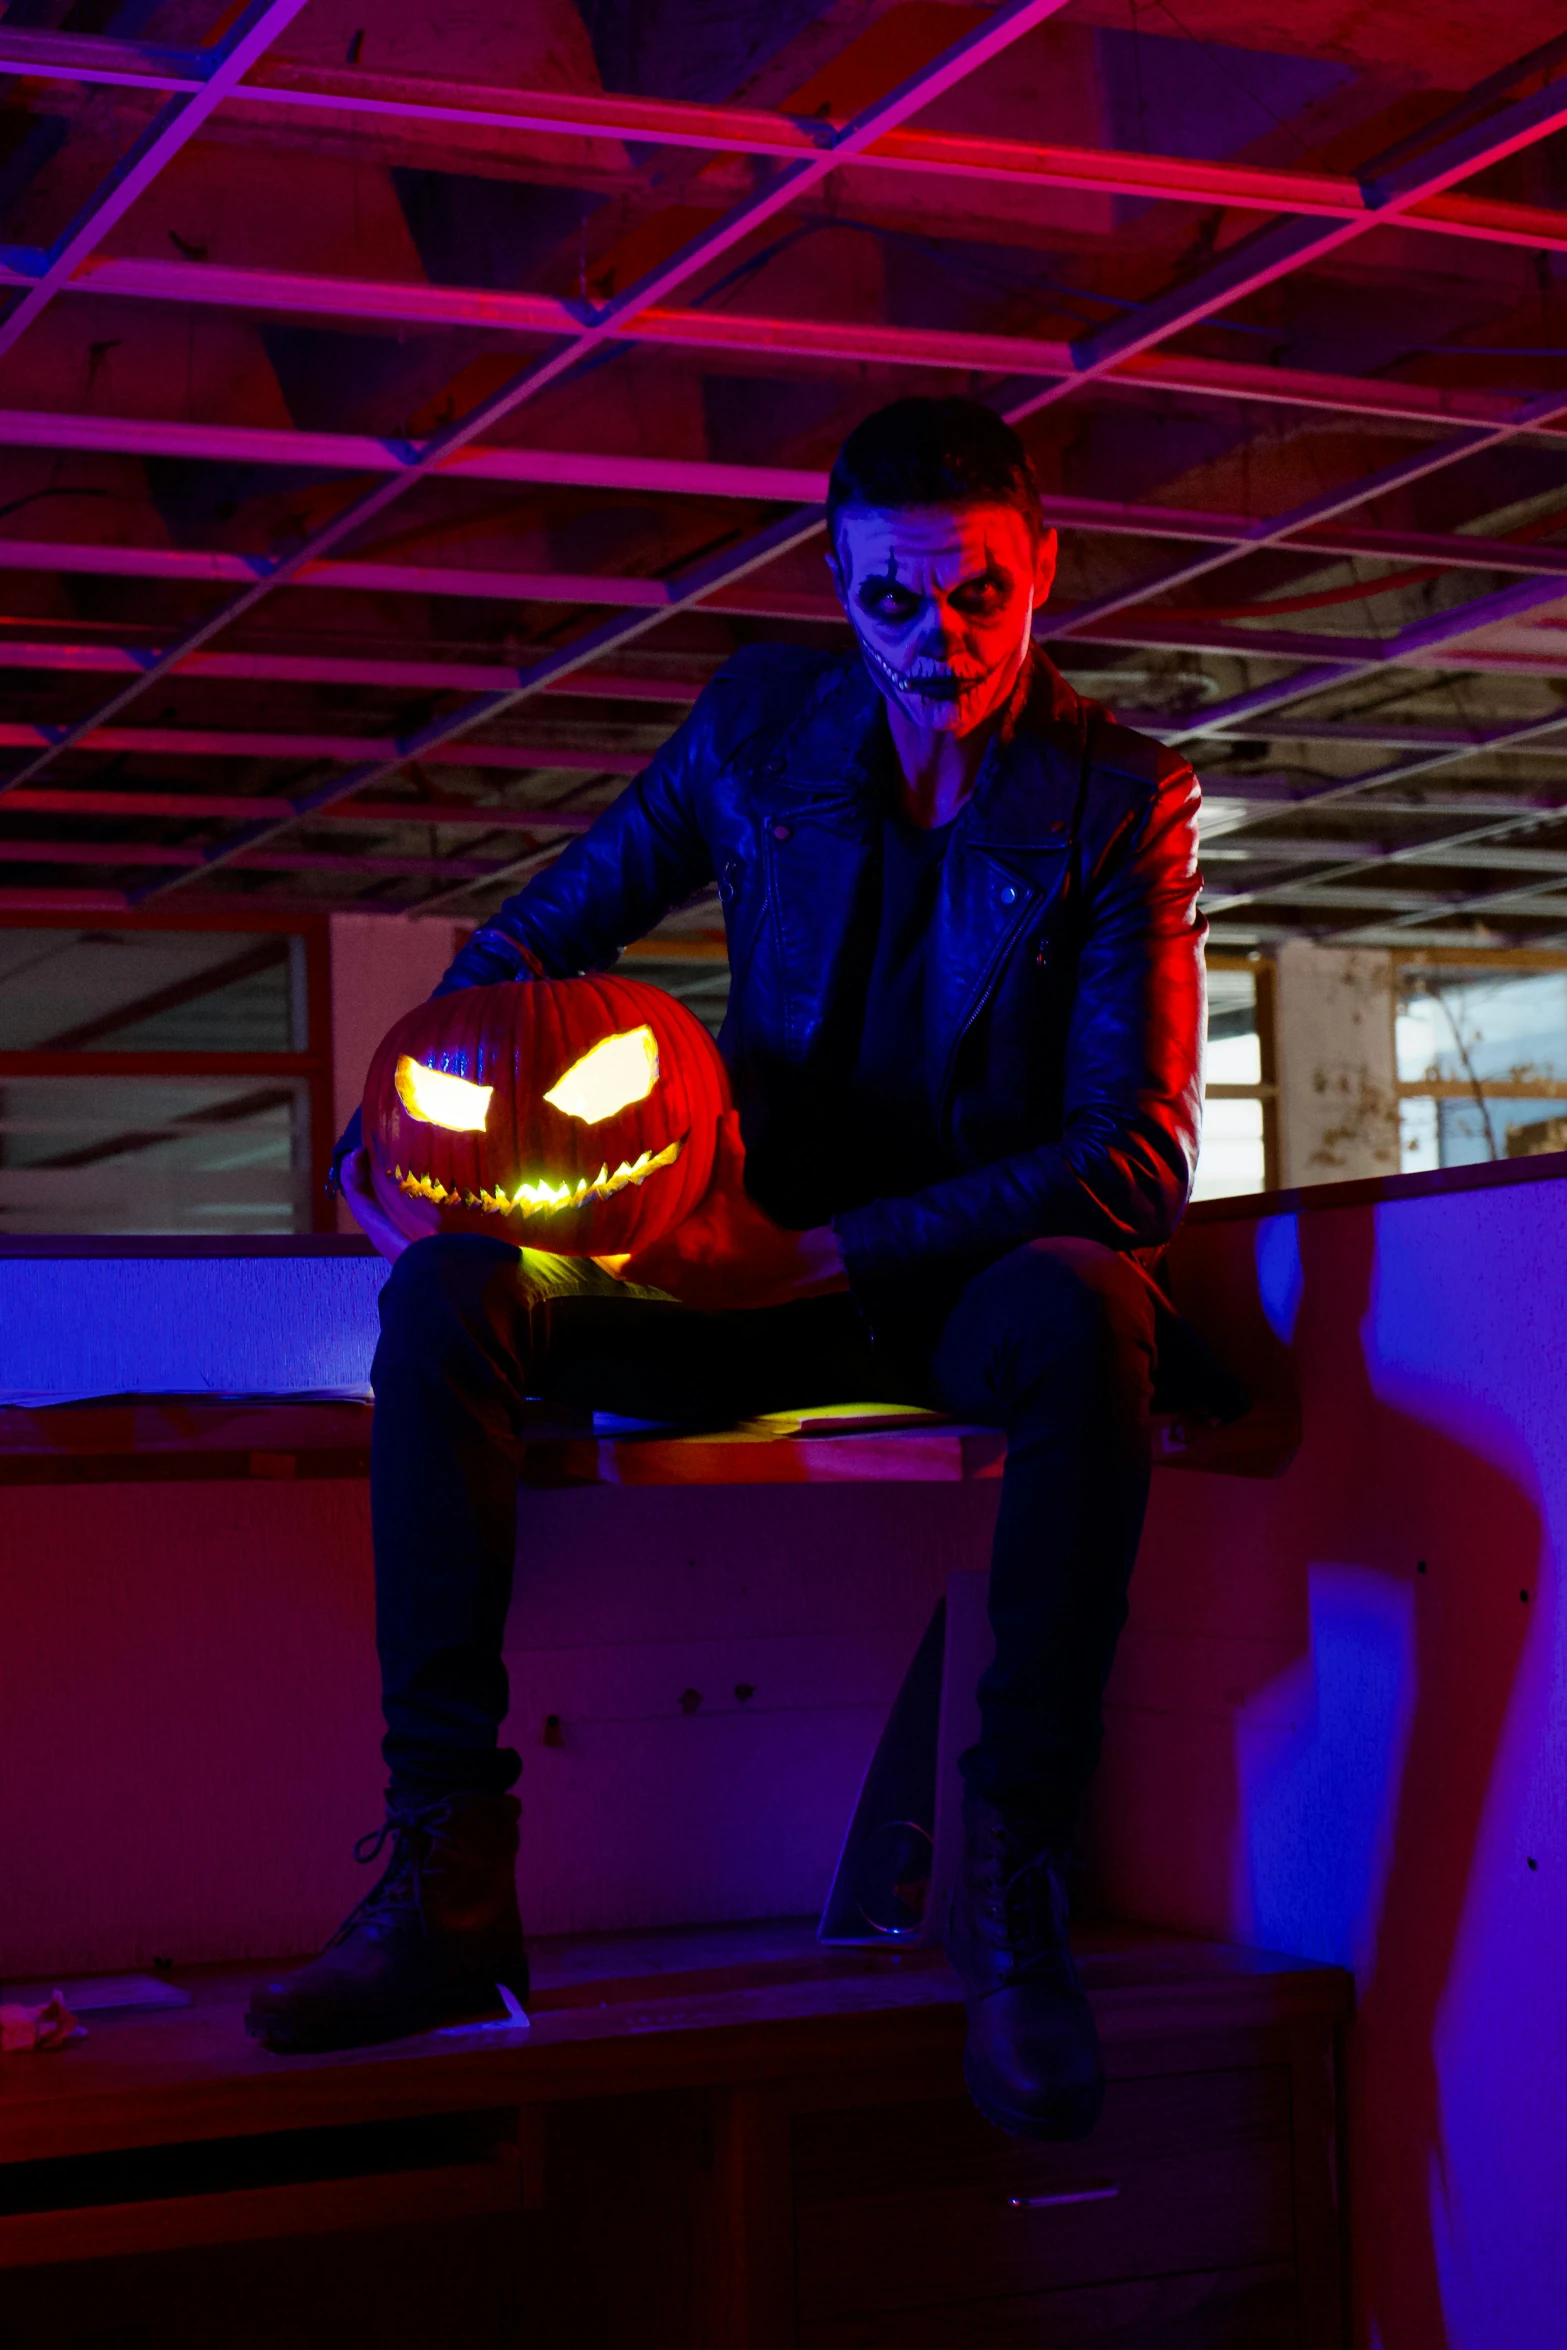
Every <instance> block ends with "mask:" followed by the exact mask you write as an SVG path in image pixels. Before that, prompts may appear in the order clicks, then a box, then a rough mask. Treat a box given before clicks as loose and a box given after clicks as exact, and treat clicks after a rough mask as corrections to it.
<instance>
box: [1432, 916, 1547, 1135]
mask: <svg viewBox="0 0 1567 2350" xmlns="http://www.w3.org/2000/svg"><path fill="white" fill-rule="evenodd" d="M1392 960H1393V983H1392V986H1391V988H1390V989H1389V991H1388V1000H1389V1005H1390V1007H1391V1012H1392V1017H1393V1021H1394V1023H1395V1027H1396V1024H1397V1020H1398V1007H1399V1004H1400V1002H1401V1000H1402V998H1403V995H1404V989H1405V982H1406V976H1407V974H1409V973H1410V972H1414V971H1436V970H1443V969H1446V970H1450V971H1472V972H1475V973H1476V974H1482V973H1484V972H1487V971H1567V953H1563V952H1560V951H1556V952H1553V951H1552V950H1551V949H1550V948H1548V947H1426V948H1424V949H1423V950H1421V951H1419V952H1416V951H1415V950H1414V949H1413V948H1409V949H1407V950H1400V949H1395V950H1394V953H1393V958H1392ZM1393 1069H1394V1078H1393V1091H1394V1098H1395V1101H1396V1103H1397V1105H1398V1108H1399V1111H1400V1129H1402V1110H1403V1105H1404V1103H1405V1102H1406V1101H1417V1102H1431V1101H1436V1102H1442V1101H1449V1102H1451V1101H1465V1102H1472V1101H1474V1100H1475V1098H1476V1095H1477V1094H1478V1097H1479V1099H1480V1100H1482V1101H1492V1102H1531V1101H1532V1102H1559V1101H1564V1100H1567V1077H1554V1078H1552V1077H1530V1078H1522V1079H1519V1078H1508V1079H1504V1080H1497V1081H1493V1080H1492V1079H1490V1078H1485V1077H1481V1078H1477V1079H1475V1080H1474V1081H1473V1082H1471V1081H1470V1080H1469V1079H1468V1078H1467V1077H1437V1078H1430V1077H1427V1078H1404V1077H1400V1076H1399V1075H1398V1074H1397V1071H1398V1054H1397V1046H1396V1044H1395V1047H1394V1056H1393ZM1507 1156H1508V1154H1507V1152H1506V1151H1505V1150H1503V1151H1502V1152H1501V1153H1500V1155H1498V1156H1494V1157H1492V1158H1489V1159H1482V1160H1479V1161H1477V1162H1475V1163H1476V1164H1477V1165H1480V1166H1486V1167H1500V1166H1505V1165H1506V1164H1507ZM1460 1163H1462V1162H1460Z"/></svg>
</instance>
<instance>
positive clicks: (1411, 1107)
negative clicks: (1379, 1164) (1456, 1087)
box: [1398, 1094, 1567, 1175]
mask: <svg viewBox="0 0 1567 2350" xmlns="http://www.w3.org/2000/svg"><path fill="white" fill-rule="evenodd" d="M1564 1119H1567V1101H1560V1102H1548V1101H1522V1102H1520V1101H1497V1100H1496V1099H1495V1098H1494V1097H1490V1096H1488V1097H1487V1099H1486V1102H1485V1106H1484V1108H1483V1109H1482V1107H1481V1105H1480V1103H1479V1102H1477V1101H1474V1100H1472V1099H1471V1100H1465V1099H1463V1098H1462V1097H1459V1098H1457V1099H1452V1100H1445V1101H1432V1100H1431V1099H1430V1098H1429V1097H1425V1098H1423V1097H1421V1096H1420V1095H1418V1094H1416V1095H1408V1096H1406V1097H1405V1099H1404V1100H1403V1101H1402V1102H1400V1104H1399V1162H1398V1163H1399V1166H1400V1167H1401V1169H1402V1170H1403V1172H1404V1173H1405V1174H1406V1175H1418V1174H1423V1173H1424V1172H1425V1171H1426V1170H1427V1169H1428V1168H1432V1167H1474V1166H1479V1165H1481V1164H1482V1163H1483V1162H1484V1161H1486V1160H1488V1159H1512V1158H1527V1157H1528V1156H1529V1155H1530V1153H1531V1152H1533V1151H1553V1150H1567V1128H1564V1126H1563V1120H1564Z"/></svg>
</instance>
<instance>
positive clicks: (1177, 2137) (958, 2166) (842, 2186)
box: [794, 2064, 1294, 2321]
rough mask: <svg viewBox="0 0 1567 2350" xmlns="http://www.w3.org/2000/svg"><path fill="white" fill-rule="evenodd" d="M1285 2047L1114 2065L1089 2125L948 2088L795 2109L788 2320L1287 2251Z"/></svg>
mask: <svg viewBox="0 0 1567 2350" xmlns="http://www.w3.org/2000/svg"><path fill="white" fill-rule="evenodd" d="M1289 2088H1290V2077H1289V2072H1288V2070H1287V2068H1286V2067H1285V2066H1284V2065H1282V2064H1273V2065H1268V2064H1251V2065H1244V2066H1235V2067H1232V2068H1230V2069H1227V2070H1218V2071H1208V2072H1179V2073H1172V2074H1165V2075H1153V2076H1144V2077H1141V2078H1134V2079H1130V2080H1120V2081H1117V2080H1112V2081H1111V2083H1110V2087H1109V2091H1108V2094H1107V2096H1106V2099H1105V2109H1104V2113H1103V2115H1102V2117H1101V2119H1100V2122H1099V2125H1098V2127H1097V2128H1096V2130H1095V2131H1094V2134H1093V2136H1092V2138H1091V2139H1089V2140H1087V2141H1086V2142H1085V2143H1083V2144H1080V2145H1077V2144H1074V2145H1044V2144H1039V2143H1036V2142H1034V2141H1031V2140H1028V2139H1022V2138H1012V2137H1009V2136H1008V2135H1007V2134H1006V2133H1005V2132H1004V2131H1000V2130H994V2129H992V2128H991V2127H990V2126H989V2125H988V2124H987V2123H986V2122H984V2121H983V2120H982V2119H981V2118H980V2116H979V2114H978V2113H977V2112H976V2111H975V2110H974V2108H973V2106H972V2105H971V2104H970V2103H969V2101H968V2100H967V2098H965V2097H963V2096H962V2095H958V2096H954V2097H950V2098H941V2099H933V2100H930V2101H928V2102H923V2103H919V2104H910V2105H900V2106H869V2107H859V2108H856V2107H852V2106H845V2107H844V2108H843V2109H841V2110H840V2111H837V2112H827V2113H817V2114H811V2115H803V2116H801V2117H800V2118H799V2119H798V2120H797V2121H796V2124H795V2132H794V2149H795V2164H794V2177H795V2240H796V2243H797V2246H798V2257H799V2269H798V2274H799V2303H800V2316H801V2318H802V2320H807V2321H809V2320H821V2319H826V2318H834V2317H848V2316H855V2315H863V2314H866V2313H868V2312H871V2311H877V2310H882V2311H894V2310H896V2311H899V2312H902V2311H908V2310H918V2309H922V2308H925V2307H928V2306H930V2305H931V2304H933V2303H941V2302H949V2303H964V2302H969V2301H971V2300H981V2299H984V2298H986V2297H989V2296H999V2295H1003V2294H1023V2293H1043V2292H1049V2291H1052V2290H1059V2289H1061V2288H1064V2287H1066V2286H1071V2285H1088V2284H1095V2283H1098V2282H1101V2281H1102V2280H1104V2279H1107V2278H1111V2277H1115V2278H1126V2277H1148V2276H1160V2275H1167V2274H1172V2273H1175V2272H1178V2271H1180V2270H1182V2269H1186V2268H1200V2269H1215V2268H1240V2267H1245V2266H1250V2265H1262V2264H1266V2263H1270V2262H1272V2263H1278V2262H1287V2261H1289V2260H1290V2258H1291V2257H1292V2254H1293V2249H1294V2245H1293V2228H1292V2224H1291V2160H1290V2155H1291V2147H1290V2097H1289Z"/></svg>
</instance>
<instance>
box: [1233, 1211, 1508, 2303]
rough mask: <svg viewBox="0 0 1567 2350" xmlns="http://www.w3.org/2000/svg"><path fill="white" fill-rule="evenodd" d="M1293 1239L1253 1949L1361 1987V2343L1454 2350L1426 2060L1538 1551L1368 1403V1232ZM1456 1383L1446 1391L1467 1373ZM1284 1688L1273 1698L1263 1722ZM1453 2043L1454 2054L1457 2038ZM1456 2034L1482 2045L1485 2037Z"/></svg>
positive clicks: (1355, 2121)
mask: <svg viewBox="0 0 1567 2350" xmlns="http://www.w3.org/2000/svg"><path fill="white" fill-rule="evenodd" d="M1298 1233H1299V1249H1300V1283H1299V1290H1298V1309H1297V1313H1296V1320H1295V1328H1294V1333H1293V1352H1294V1354H1295V1358H1296V1363H1297V1367H1298V1371H1299V1376H1300V1385H1301V1393H1302V1397H1303V1406H1304V1437H1305V1441H1304V1446H1303V1449H1302V1452H1301V1455H1300V1457H1299V1459H1298V1460H1297V1462H1296V1464H1295V1467H1294V1469H1293V1471H1292V1472H1291V1475H1290V1478H1289V1480H1288V1487H1287V1495H1286V1489H1282V1488H1281V1489H1278V1490H1279V1491H1280V1493H1281V1498H1284V1499H1285V1506H1284V1507H1283V1508H1282V1509H1280V1510H1279V1511H1278V1512H1277V1513H1276V1515H1274V1516H1273V1518H1272V1521H1271V1523H1272V1526H1273V1529H1274V1532H1275V1536H1276V1537H1277V1536H1280V1535H1282V1540H1281V1541H1277V1544H1276V1547H1275V1548H1274V1550H1273V1552H1272V1555H1270V1556H1269V1557H1268V1558H1267V1560H1266V1562H1265V1563H1266V1569H1267V1572H1268V1573H1269V1575H1270V1576H1272V1575H1279V1576H1282V1577H1284V1578H1285V1579H1286V1584H1287V1589H1288V1590H1289V1592H1290V1593H1292V1594H1294V1595H1295V1597H1296V1600H1297V1602H1298V1604H1299V1605H1300V1606H1301V1609H1302V1619H1303V1622H1302V1628H1303V1629H1304V1630H1305V1631H1306V1633H1307V1641H1306V1644H1305V1645H1306V1650H1307V1653H1305V1654H1304V1656H1303V1659H1302V1666H1301V1672H1300V1680H1299V1683H1298V1684H1296V1686H1295V1690H1294V1693H1295V1694H1297V1695H1298V1696H1300V1697H1301V1698H1302V1699H1303V1701H1304V1703H1303V1705H1302V1706H1301V1707H1300V1708H1298V1709H1293V1708H1292V1709H1290V1710H1293V1711H1297V1713H1298V1716H1299V1719H1298V1723H1297V1732H1298V1734H1297V1736H1296V1737H1295V1739H1294V1740H1293V1741H1291V1740H1290V1739H1289V1738H1288V1737H1287V1736H1283V1735H1280V1734H1279V1733H1281V1732H1283V1731H1284V1730H1287V1728H1288V1725H1287V1724H1284V1723H1283V1722H1282V1721H1281V1720H1280V1719H1279V1717H1278V1716H1277V1715H1276V1716H1275V1721H1276V1724H1277V1729H1276V1732H1275V1735H1274V1737H1273V1738H1272V1740H1271V1741H1270V1739H1269V1736H1268V1733H1267V1731H1266V1729H1265V1728H1264V1729H1263V1731H1262V1732H1261V1735H1260V1736H1258V1735H1253V1736H1251V1737H1250V1738H1248V1733H1247V1732H1246V1730H1245V1729H1244V1728H1243V1730H1242V1734H1241V1738H1240V1740H1239V1745H1238V1755H1237V1788H1236V1796H1237V1815H1236V1824H1237V1830H1238V1834H1239V1837H1240V1840H1241V1845H1242V1849H1243V1851H1244V1853H1245V1856H1246V1859H1245V1866H1246V1867H1247V1868H1248V1870H1249V1874H1250V1878H1251V1892H1252V1902H1253V1920H1254V1927H1255V1938H1256V1939H1257V1940H1258V1941H1260V1942H1267V1941H1269V1940H1270V1939H1273V1940H1275V1941H1277V1939H1278V1937H1279V1932H1280V1924H1281V1921H1283V1922H1284V1923H1285V1924H1286V1925H1287V1926H1288V1927H1291V1928H1293V1929H1294V1930H1293V1931H1292V1932H1291V1934H1290V1939H1289V1940H1287V1941H1285V1942H1284V1943H1283V1946H1284V1947H1287V1948H1298V1949H1303V1950H1305V1949H1310V1948H1312V1947H1317V1948H1320V1949H1332V1948H1334V1947H1335V1946H1336V1947H1337V1948H1338V1949H1340V1950H1343V1951H1345V1952H1346V1953H1350V1954H1353V1956H1354V1959H1355V1963H1356V1972H1357V1999H1356V2022H1355V2028H1354V2033H1353V2038H1352V2043H1351V2064H1350V2089H1349V2116H1350V2130H1349V2135H1350V2188H1351V2196H1352V2208H1353V2212H1354V2238H1353V2243H1352V2273H1353V2276H1354V2280H1355V2304H1356V2313H1357V2318H1356V2338H1357V2340H1358V2341H1359V2342H1361V2343H1369V2342H1373V2341H1375V2342H1377V2343H1378V2344H1379V2345H1380V2350H1442V2346H1443V2345H1445V2344H1446V2343H1447V2342H1448V2339H1449V2334H1448V2328H1447V2324H1446V2319H1445V2315H1444V2310H1443V2302H1442V2292H1441V2281H1440V2273H1439V2265H1438V2256H1437V2243H1436V2235H1435V2228H1434V2217H1433V2203H1434V2201H1435V2200H1436V2198H1438V2197H1439V2196H1440V2194H1441V2192H1442V2188H1443V2183H1444V2180H1445V2178H1446V2173H1447V2164H1446V2149H1445V2146H1444V2141H1443V2133H1442V2101H1441V2089H1440V2083H1439V2079H1438V2075H1437V2066H1436V2052H1435V2047H1434V2040H1435V2034H1436V2029H1437V2022H1438V2016H1439V2013H1443V2003H1444V1996H1445V1994H1446V1992H1447V1987H1448V1984H1449V1979H1450V1976H1451V1973H1452V1967H1453V1961H1454V1956H1455V1951H1456V1948H1457V1942H1458V1936H1459V1932H1460V1929H1461V1926H1462V1923H1463V1919H1464V1912H1465V1904H1466V1899H1467V1896H1468V1892H1469V1886H1470V1880H1471V1874H1472V1870H1473V1866H1474V1862H1475V1859H1476V1853H1477V1847H1478V1842H1479V1836H1480V1828H1481V1822H1482V1816H1483V1813H1484V1809H1485V1804H1486V1798H1487V1793H1488V1790H1489V1788H1490V1784H1491V1779H1492V1775H1493V1771H1494V1768H1495V1764H1496V1758H1497V1752H1498V1747H1499V1743H1500V1740H1501V1736H1502V1732H1503V1727H1504V1724H1505V1721H1506V1717H1507V1711H1508V1705H1509V1700H1510V1696H1511V1692H1512V1688H1513V1683H1514V1679H1515V1676H1516V1673H1517V1670H1518V1665H1519V1660H1520V1657H1521V1654H1522V1650H1523V1646H1524V1641H1525V1638H1526V1635H1527V1632H1528V1629H1529V1618H1530V1614H1531V1611H1532V1608H1533V1605H1534V1602H1535V1599H1536V1597H1537V1589H1538V1586H1537V1576H1538V1572H1539V1567H1540V1561H1541V1553H1542V1547H1543V1533H1542V1526H1541V1520H1540V1516H1539V1512H1538V1510H1537V1509H1536V1507H1535V1505H1534V1502H1533V1501H1532V1499H1531V1498H1530V1496H1529V1494H1528V1493H1527V1492H1525V1491H1524V1490H1523V1489H1522V1488H1521V1487H1520V1486H1519V1484H1517V1483H1516V1482H1515V1481H1514V1479H1513V1478H1511V1477H1510V1476H1508V1475H1507V1474H1506V1473H1505V1472H1504V1471H1503V1470H1501V1469H1500V1468H1498V1467H1497V1466H1496V1465H1495V1463H1494V1462H1492V1461H1490V1460H1487V1459H1485V1458H1484V1457H1483V1456H1482V1455H1481V1454H1479V1453H1478V1452H1476V1451H1473V1450H1471V1449H1470V1448H1469V1447H1467V1446H1465V1445H1464V1444H1462V1443H1460V1442H1458V1441H1456V1440H1455V1439H1454V1438H1453V1437H1452V1436H1451V1435H1450V1434H1447V1433H1445V1432H1443V1431H1442V1430H1440V1429H1437V1428H1434V1427H1431V1426H1429V1425H1427V1424H1426V1423H1424V1422H1423V1421H1421V1420H1418V1419H1415V1418H1413V1417H1411V1416H1410V1415H1409V1414H1408V1413H1407V1412H1405V1411H1402V1410H1400V1409H1398V1408H1397V1406H1395V1405H1393V1404H1391V1403H1389V1402H1387V1401H1386V1400H1385V1399H1384V1398H1383V1397H1382V1396H1380V1395H1379V1394H1378V1393H1377V1392H1376V1389H1375V1385H1374V1378H1373V1370H1374V1366H1373V1363H1372V1362H1371V1361H1370V1360H1368V1351H1369V1349H1370V1348H1372V1347H1373V1346H1374V1343H1375V1340H1374V1323H1373V1320H1372V1315H1371V1308H1372V1306H1373V1302H1374V1290H1373V1281H1374V1275H1375V1268H1376V1217H1375V1213H1374V1211H1373V1210H1372V1209H1370V1208H1369V1207H1368V1208H1364V1209H1362V1208H1346V1209H1340V1210H1323V1211H1318V1212H1316V1213H1311V1212H1309V1211H1308V1212H1307V1213H1305V1214H1303V1215H1301V1216H1300V1217H1299V1219H1298ZM1431 1278H1432V1279H1433V1280H1440V1278H1441V1270H1440V1266H1439V1265H1436V1264H1433V1267H1432V1271H1431ZM1452 1369H1453V1386H1454V1389H1455V1391H1456V1390H1458V1389H1460V1388H1461V1383H1462V1372H1463V1366H1462V1364H1461V1363H1455V1364H1454V1365H1453V1366H1452ZM1455 1400H1456V1397H1455ZM1263 1563H1264V1562H1263V1561H1261V1560H1256V1561H1254V1564H1255V1565H1256V1566H1261V1565H1262V1564H1263ZM1523 1594H1527V1595H1528V1597H1527V1599H1525V1598H1524V1597H1523V1596H1522V1595H1523ZM1292 1678H1293V1677H1287V1681H1286V1684H1285V1685H1283V1686H1281V1685H1280V1684H1278V1683H1275V1684H1273V1685H1272V1688H1271V1689H1270V1691H1269V1693H1268V1698H1269V1701H1270V1703H1271V1701H1273V1700H1275V1699H1277V1698H1278V1697H1281V1696H1282V1697H1285V1698H1287V1697H1288V1696H1289V1694H1291V1691H1290V1687H1289V1680H1290V1679H1292ZM1258 1710H1259V1711H1260V1712H1262V1713H1263V1714H1264V1715H1265V1714H1266V1712H1267V1710H1268V1706H1266V1705H1265V1706H1264V1707H1263V1708H1260V1709H1258ZM1368 1790H1369V1796H1368ZM1443 2020H1444V2024H1445V2026H1446V2027H1447V2028H1448V2029H1449V2030H1450V2029H1451V2028H1452V2026H1453V2024H1454V2022H1455V2020H1460V2019H1455V2018H1454V2017H1453V2016H1452V2014H1451V2013H1446V2014H1444V2017H1443ZM1460 2028H1461V2029H1464V2028H1467V2029H1475V2028H1478V2029H1480V2030H1482V2031H1483V2030H1484V2029H1485V2028H1486V2024H1485V2019H1484V2018H1483V2017H1482V2018H1479V2019H1467V2018H1465V2019H1461V2021H1460Z"/></svg>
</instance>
